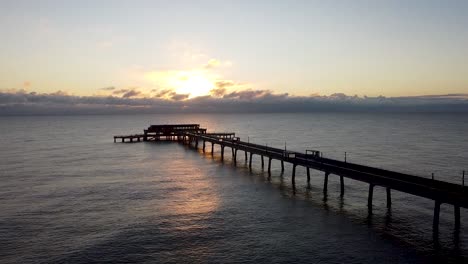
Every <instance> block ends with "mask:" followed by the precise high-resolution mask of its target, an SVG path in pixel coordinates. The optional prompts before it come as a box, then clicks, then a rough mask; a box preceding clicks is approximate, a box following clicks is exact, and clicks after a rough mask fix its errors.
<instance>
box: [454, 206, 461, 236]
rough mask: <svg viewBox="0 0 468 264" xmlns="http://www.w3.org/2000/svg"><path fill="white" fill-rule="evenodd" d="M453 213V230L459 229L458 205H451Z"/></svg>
mask: <svg viewBox="0 0 468 264" xmlns="http://www.w3.org/2000/svg"><path fill="white" fill-rule="evenodd" d="M453 210H454V214H455V230H457V231H458V230H460V206H457V205H454V206H453Z"/></svg>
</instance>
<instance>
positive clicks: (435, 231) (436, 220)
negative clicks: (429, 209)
mask: <svg viewBox="0 0 468 264" xmlns="http://www.w3.org/2000/svg"><path fill="white" fill-rule="evenodd" d="M439 215H440V202H439V201H435V202H434V220H433V221H432V232H433V235H434V237H437V236H438V235H439Z"/></svg>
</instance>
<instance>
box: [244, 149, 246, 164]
mask: <svg viewBox="0 0 468 264" xmlns="http://www.w3.org/2000/svg"><path fill="white" fill-rule="evenodd" d="M244 154H245V162H247V151H244Z"/></svg>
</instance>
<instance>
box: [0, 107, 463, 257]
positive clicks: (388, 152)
mask: <svg viewBox="0 0 468 264" xmlns="http://www.w3.org/2000/svg"><path fill="white" fill-rule="evenodd" d="M161 123H200V124H202V126H203V127H206V128H208V130H209V131H212V132H214V131H218V132H221V131H234V132H237V135H239V136H240V137H241V138H242V139H243V140H246V139H248V140H249V141H251V142H255V143H259V144H266V145H268V146H275V147H281V148H283V147H284V145H285V142H287V143H286V147H287V148H288V149H291V150H297V151H303V150H304V149H310V148H312V149H318V150H321V151H323V152H324V154H325V156H328V157H333V158H338V159H344V152H346V153H347V160H348V161H350V162H356V163H364V164H368V165H372V166H376V167H382V168H387V169H394V170H398V171H402V172H408V173H412V174H417V175H420V176H424V177H428V178H430V177H431V173H434V174H435V177H436V178H437V179H440V180H445V181H450V182H453V183H458V184H460V183H461V171H462V170H464V169H466V170H468V153H467V151H466V150H467V149H468V137H467V136H466V134H467V132H468V118H467V117H465V116H464V115H450V114H435V115H430V114H337V113H333V114H332V113H321V114H274V115H273V114H252V115H246V114H243V115H234V114H233V115H195V114H193V115H140V116H137V115H128V116H49V117H0V134H1V137H0V146H1V148H0V201H1V203H0V262H1V263H102V262H109V263H115V262H117V263H119V262H120V263H122V262H132V263H134V262H139V263H145V262H146V263H180V262H188V263H192V262H193V263H200V262H202V263H236V262H251V263H252V262H254V263H289V262H298V263H319V262H323V263H372V262H381V263H395V262H399V263H430V262H436V263H437V262H444V263H447V262H452V263H455V262H465V261H466V260H467V257H468V245H467V242H468V232H466V231H467V227H468V226H467V224H466V223H467V221H464V220H465V219H466V217H467V210H464V209H462V212H461V213H462V227H461V233H460V235H459V236H456V235H454V219H453V208H451V206H448V205H443V206H442V211H441V223H440V238H439V240H438V241H437V243H435V242H434V241H433V239H432V213H433V211H432V210H433V202H432V201H430V200H427V199H424V198H420V197H415V196H410V195H406V194H402V193H398V192H393V193H392V195H393V196H392V199H393V208H392V209H391V211H388V210H387V209H386V206H385V190H384V189H383V188H378V187H377V188H376V189H375V191H374V197H375V198H374V214H373V216H372V217H371V218H369V217H368V215H367V188H368V186H367V185H366V184H364V183H360V182H356V181H352V180H345V184H346V190H345V195H344V197H343V198H340V193H339V179H338V178H334V177H333V176H330V182H329V192H328V197H327V199H326V200H324V199H323V198H324V197H323V193H322V186H323V175H322V173H321V172H314V171H312V181H311V188H307V184H306V181H305V169H304V168H300V167H298V170H297V173H298V174H297V176H296V186H295V187H296V188H294V189H293V188H292V186H291V177H290V176H291V167H290V166H289V165H286V170H285V172H284V174H282V173H281V169H280V163H279V162H277V161H273V163H272V165H273V170H272V176H271V178H270V179H269V178H268V175H267V173H266V172H264V171H263V170H262V168H261V165H260V159H259V158H258V157H255V156H254V164H253V170H252V171H250V170H249V169H248V167H247V166H246V165H247V164H245V163H244V159H243V155H239V156H238V159H239V160H238V162H237V166H234V164H233V163H232V160H231V157H230V155H226V158H225V160H224V162H221V160H220V153H219V149H218V148H215V153H213V154H214V155H211V153H209V151H208V153H202V151H201V150H194V149H190V148H187V147H186V146H184V145H180V144H177V143H164V142H162V143H150V142H146V143H138V144H114V143H113V139H112V136H113V135H114V134H126V133H138V132H141V131H142V129H143V128H146V127H147V126H149V125H150V124H161ZM207 149H208V150H210V148H207ZM227 153H229V152H227ZM241 154H242V153H241ZM239 157H241V158H239Z"/></svg>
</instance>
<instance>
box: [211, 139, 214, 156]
mask: <svg viewBox="0 0 468 264" xmlns="http://www.w3.org/2000/svg"><path fill="white" fill-rule="evenodd" d="M213 155H214V143H213V142H211V156H213Z"/></svg>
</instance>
